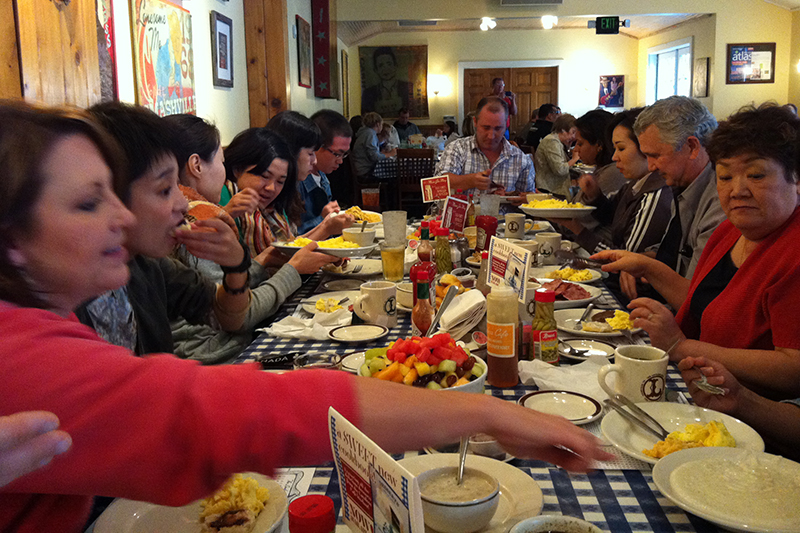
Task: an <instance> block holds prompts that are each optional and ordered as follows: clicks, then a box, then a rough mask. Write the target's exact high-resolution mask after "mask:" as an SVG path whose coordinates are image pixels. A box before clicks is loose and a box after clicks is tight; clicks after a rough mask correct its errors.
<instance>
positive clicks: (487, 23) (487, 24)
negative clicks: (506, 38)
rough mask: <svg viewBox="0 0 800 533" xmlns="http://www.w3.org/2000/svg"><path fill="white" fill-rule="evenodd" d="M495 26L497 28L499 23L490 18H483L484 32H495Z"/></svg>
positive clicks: (482, 27)
mask: <svg viewBox="0 0 800 533" xmlns="http://www.w3.org/2000/svg"><path fill="white" fill-rule="evenodd" d="M495 26H497V22H495V21H494V20H492V19H491V18H489V17H483V18H481V30H482V31H487V30H493V29H494V27H495Z"/></svg>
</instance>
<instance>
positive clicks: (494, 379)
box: [486, 286, 519, 387]
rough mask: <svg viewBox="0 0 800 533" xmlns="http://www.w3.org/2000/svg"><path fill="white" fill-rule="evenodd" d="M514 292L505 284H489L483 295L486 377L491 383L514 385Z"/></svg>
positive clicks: (516, 377) (516, 376)
mask: <svg viewBox="0 0 800 533" xmlns="http://www.w3.org/2000/svg"><path fill="white" fill-rule="evenodd" d="M518 312H519V310H518V307H517V294H516V293H515V292H514V289H512V288H511V287H508V286H500V287H492V292H490V293H489V295H488V296H487V297H486V337H487V343H486V353H487V361H486V364H487V365H488V366H489V370H488V373H487V375H486V381H487V382H488V383H489V384H490V385H492V386H494V387H514V386H516V384H517V383H518V382H519V368H518V366H517V328H518V324H519V314H518Z"/></svg>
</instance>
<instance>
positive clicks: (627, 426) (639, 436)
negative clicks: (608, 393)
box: [600, 402, 764, 464]
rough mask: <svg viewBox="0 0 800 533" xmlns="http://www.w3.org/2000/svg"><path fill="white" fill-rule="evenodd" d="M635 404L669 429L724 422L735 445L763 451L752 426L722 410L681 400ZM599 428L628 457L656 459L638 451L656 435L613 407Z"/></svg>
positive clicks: (645, 446)
mask: <svg viewBox="0 0 800 533" xmlns="http://www.w3.org/2000/svg"><path fill="white" fill-rule="evenodd" d="M636 405H638V406H639V407H641V408H642V410H643V411H644V412H646V413H647V414H649V415H650V416H652V417H653V418H655V419H656V421H658V423H660V424H661V425H662V426H664V429H666V430H667V431H668V432H670V433H671V432H673V431H683V430H684V429H686V426H687V425H688V424H708V423H709V422H711V421H712V420H718V421H722V423H723V424H725V427H726V428H728V431H729V432H730V434H731V436H732V437H733V438H734V439H736V447H737V448H743V449H746V450H752V451H754V452H763V451H764V440H763V439H762V438H761V436H760V435H759V434H758V433H757V432H756V430H754V429H753V428H751V427H750V426H748V425H747V424H745V423H744V422H742V421H741V420H738V419H736V418H733V417H732V416H729V415H726V414H724V413H720V412H718V411H712V410H711V409H704V408H702V407H698V406H696V405H685V404H681V403H667V402H642V403H637V404H636ZM600 429H601V430H602V431H603V436H604V437H605V438H606V440H608V441H609V442H610V443H611V444H613V445H614V446H616V447H617V448H619V449H620V450H621V451H623V452H625V453H627V454H628V455H630V456H631V457H635V458H636V459H639V460H641V461H644V462H646V463H650V464H656V463H657V462H658V461H659V459H654V458H652V457H648V456H647V455H645V454H643V453H642V450H644V449H645V448H647V449H649V448H652V447H653V446H654V445H655V444H656V442H658V439H657V438H655V436H653V435H651V434H650V433H647V432H646V431H644V430H643V429H640V428H639V426H636V425H634V424H633V423H631V422H628V421H627V420H625V419H624V418H622V416H620V414H619V413H617V412H616V411H613V410H612V411H610V412H609V413H608V414H607V415H606V416H605V417H603V421H602V422H601V424H600ZM676 453H677V452H676ZM667 457H669V455H668V456H667Z"/></svg>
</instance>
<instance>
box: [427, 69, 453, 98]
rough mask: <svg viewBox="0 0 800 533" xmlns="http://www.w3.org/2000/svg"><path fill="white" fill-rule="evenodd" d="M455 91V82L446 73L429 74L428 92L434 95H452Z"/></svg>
mask: <svg viewBox="0 0 800 533" xmlns="http://www.w3.org/2000/svg"><path fill="white" fill-rule="evenodd" d="M452 92H453V84H452V83H451V82H450V78H448V77H447V76H445V75H444V74H428V93H433V95H434V96H437V97H438V96H443V97H444V96H450V95H451V94H452Z"/></svg>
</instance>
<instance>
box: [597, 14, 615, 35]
mask: <svg viewBox="0 0 800 533" xmlns="http://www.w3.org/2000/svg"><path fill="white" fill-rule="evenodd" d="M595 33H597V34H614V33H619V17H597V19H595Z"/></svg>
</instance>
